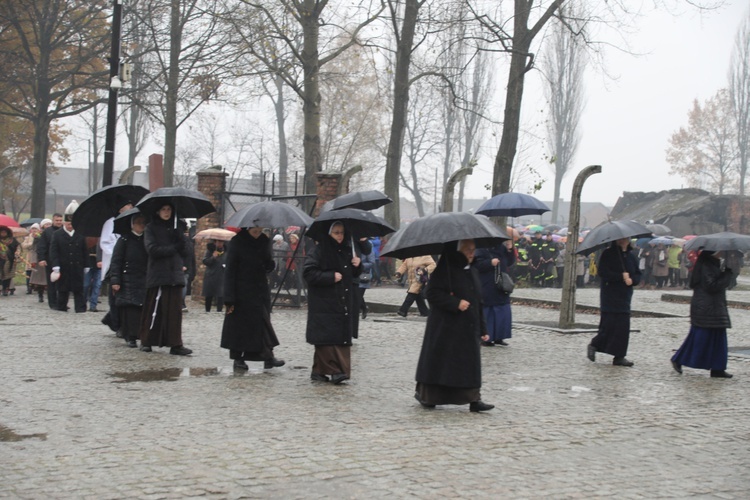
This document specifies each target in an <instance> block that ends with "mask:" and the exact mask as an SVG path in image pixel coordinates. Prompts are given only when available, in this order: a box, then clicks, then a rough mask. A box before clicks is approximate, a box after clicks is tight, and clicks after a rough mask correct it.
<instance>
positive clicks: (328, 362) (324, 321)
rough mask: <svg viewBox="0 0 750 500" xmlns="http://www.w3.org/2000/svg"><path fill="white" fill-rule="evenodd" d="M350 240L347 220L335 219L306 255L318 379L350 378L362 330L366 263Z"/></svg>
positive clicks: (308, 336)
mask: <svg viewBox="0 0 750 500" xmlns="http://www.w3.org/2000/svg"><path fill="white" fill-rule="evenodd" d="M350 241H352V237H351V236H350V235H349V234H348V231H347V230H346V229H345V228H344V224H343V222H341V221H339V220H335V221H333V222H332V223H331V224H330V227H329V229H328V236H327V237H322V238H319V242H318V244H317V245H316V246H315V247H313V248H312V249H311V250H310V252H309V253H308V254H307V258H306V259H305V265H304V270H303V276H304V278H305V281H306V282H307V287H308V293H307V298H308V309H307V329H306V334H305V337H306V339H307V342H308V343H309V344H312V345H314V346H315V355H314V357H313V367H312V373H311V374H310V378H311V379H312V380H313V381H318V382H328V381H329V380H330V381H331V382H333V383H334V384H340V383H341V382H343V381H345V380H348V379H349V378H350V377H351V345H352V339H353V338H354V337H356V336H357V330H358V329H359V291H358V288H359V286H358V281H359V275H360V273H361V272H362V267H361V259H360V258H359V257H358V256H357V255H356V254H355V253H354V252H353V250H352V247H351V246H350V245H349V242H350ZM329 375H330V378H329Z"/></svg>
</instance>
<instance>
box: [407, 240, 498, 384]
mask: <svg viewBox="0 0 750 500" xmlns="http://www.w3.org/2000/svg"><path fill="white" fill-rule="evenodd" d="M467 264H468V261H467V259H466V257H465V256H464V255H463V254H461V253H458V252H456V251H451V252H447V253H444V254H443V255H442V256H441V258H440V261H439V262H438V265H437V267H436V268H435V272H433V273H432V275H431V276H430V283H429V284H428V285H427V290H426V295H427V300H428V301H429V302H430V316H429V317H428V318H427V327H426V328H425V332H424V339H423V341H422V351H421V352H420V354H419V363H418V364H417V376H416V380H417V382H421V383H423V384H434V385H443V386H448V387H458V388H479V387H481V386H482V366H481V359H480V355H479V349H480V348H479V345H480V341H481V336H482V335H485V334H486V333H487V327H486V325H485V323H484V314H483V313H482V292H481V285H480V283H479V275H478V273H477V270H476V269H474V268H473V267H469V268H468V269H465V267H466V265H467ZM462 299H463V300H466V301H468V302H469V303H470V304H471V305H470V306H469V308H468V309H467V310H466V311H463V312H462V311H460V310H459V309H458V304H459V302H460V301H461V300H462Z"/></svg>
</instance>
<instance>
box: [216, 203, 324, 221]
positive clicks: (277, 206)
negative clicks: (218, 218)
mask: <svg viewBox="0 0 750 500" xmlns="http://www.w3.org/2000/svg"><path fill="white" fill-rule="evenodd" d="M312 222H313V218H312V217H310V216H308V215H307V214H306V213H305V212H303V211H302V210H300V209H299V208H297V207H295V206H293V205H289V204H288V203H283V202H280V201H261V202H260V203H254V204H252V205H248V206H246V207H244V208H241V209H239V210H238V211H237V212H235V213H234V215H232V216H231V217H230V218H229V219H228V220H227V222H226V224H225V226H232V227H243V228H248V227H288V226H309V225H310V224H312Z"/></svg>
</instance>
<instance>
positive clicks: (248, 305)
mask: <svg viewBox="0 0 750 500" xmlns="http://www.w3.org/2000/svg"><path fill="white" fill-rule="evenodd" d="M225 256H226V257H225V259H226V266H227V267H226V270H225V273H224V292H223V293H224V305H225V306H226V307H227V308H229V307H232V306H233V307H234V310H233V311H232V313H231V314H226V315H225V316H224V326H223V327H222V330H221V347H223V348H224V349H230V350H233V351H242V352H260V351H262V350H263V348H264V346H263V339H264V336H263V335H262V329H263V328H269V329H271V331H273V330H272V327H271V323H270V313H271V292H270V290H269V288H268V276H267V274H268V273H270V272H271V271H273V269H274V261H273V258H272V256H271V241H270V240H269V239H268V236H266V235H265V234H261V235H260V236H258V238H253V237H252V235H250V233H249V232H247V231H246V230H243V231H240V232H239V233H238V234H237V236H235V237H234V238H232V241H230V242H229V248H228V249H227V251H226V252H225ZM271 338H272V339H273V340H274V342H273V344H274V345H273V346H272V347H275V346H276V345H278V340H276V336H275V334H273V335H272V336H271Z"/></svg>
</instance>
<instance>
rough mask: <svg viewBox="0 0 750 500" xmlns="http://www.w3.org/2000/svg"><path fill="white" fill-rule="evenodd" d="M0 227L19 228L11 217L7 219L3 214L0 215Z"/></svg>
mask: <svg viewBox="0 0 750 500" xmlns="http://www.w3.org/2000/svg"><path fill="white" fill-rule="evenodd" d="M0 226H5V227H21V225H20V224H18V222H16V220H15V219H14V218H13V217H8V216H7V215H5V214H0Z"/></svg>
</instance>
